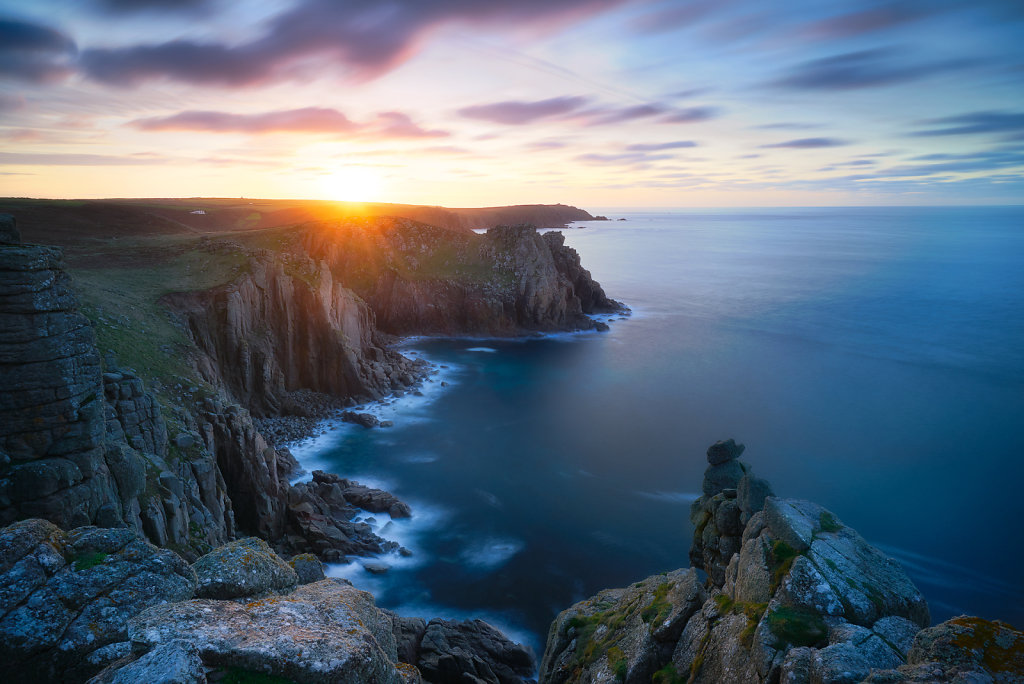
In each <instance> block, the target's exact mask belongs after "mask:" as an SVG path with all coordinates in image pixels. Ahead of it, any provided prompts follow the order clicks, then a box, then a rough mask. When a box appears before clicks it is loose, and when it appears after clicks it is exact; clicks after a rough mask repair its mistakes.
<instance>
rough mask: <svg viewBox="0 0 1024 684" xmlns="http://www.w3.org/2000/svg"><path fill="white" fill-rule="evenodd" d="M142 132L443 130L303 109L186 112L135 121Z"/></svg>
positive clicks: (424, 134) (387, 133)
mask: <svg viewBox="0 0 1024 684" xmlns="http://www.w3.org/2000/svg"><path fill="white" fill-rule="evenodd" d="M131 125H132V126H134V127H135V128H138V129H141V130H144V131H200V132H207V133H249V134H267V133H313V134H358V135H363V136H371V135H372V136H373V137H379V138H440V137H445V136H447V135H449V134H448V132H447V131H442V130H428V129H425V128H423V127H421V126H419V125H418V124H416V123H414V122H413V120H412V119H411V118H409V116H408V115H407V114H403V113H402V112H382V113H380V114H378V115H377V118H376V120H375V121H372V122H369V123H356V122H354V121H352V120H351V119H349V118H348V117H347V116H345V115H344V114H342V113H341V112H339V111H338V110H337V109H331V108H327V107H304V108H301V109H286V110H282V111H277V112H263V113H258V114H232V113H229V112H216V111H185V112H178V113H177V114H172V115H170V116H160V117H150V118H146V119H136V120H135V121H132V122H131Z"/></svg>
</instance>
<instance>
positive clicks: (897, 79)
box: [771, 49, 974, 90]
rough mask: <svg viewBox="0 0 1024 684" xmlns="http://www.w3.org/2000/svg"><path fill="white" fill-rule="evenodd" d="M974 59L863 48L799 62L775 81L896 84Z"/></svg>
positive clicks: (814, 85) (809, 85) (821, 85)
mask: <svg viewBox="0 0 1024 684" xmlns="http://www.w3.org/2000/svg"><path fill="white" fill-rule="evenodd" d="M973 64H974V62H973V61H971V60H966V59H953V60H944V61H932V62H912V61H907V60H906V55H905V54H904V53H903V52H901V51H898V50H893V49H876V50H861V51H859V52H849V53H846V54H842V55H836V56H834V57H825V58H823V59H814V60H810V61H807V62H803V63H801V64H798V65H797V66H795V67H794V68H792V69H791V70H790V71H789V73H787V74H786V75H785V76H783V77H781V78H779V79H776V80H775V81H773V82H772V84H771V85H773V86H775V87H778V88H788V89H796V90H854V89H858V88H874V87H879V86H889V85H895V84H897V83H907V82H910V81H918V80H921V79H924V78H929V77H931V76H935V75H938V74H943V73H949V72H954V71H961V70H963V69H965V68H966V67H968V66H971V65H973Z"/></svg>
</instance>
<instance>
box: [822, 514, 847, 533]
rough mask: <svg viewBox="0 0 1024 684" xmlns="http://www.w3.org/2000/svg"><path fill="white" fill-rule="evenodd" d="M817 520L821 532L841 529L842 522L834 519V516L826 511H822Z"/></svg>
mask: <svg viewBox="0 0 1024 684" xmlns="http://www.w3.org/2000/svg"><path fill="white" fill-rule="evenodd" d="M818 522H819V523H820V524H821V529H822V531H823V532H838V531H839V530H841V529H843V526H842V524H841V523H840V522H839V521H838V520H836V516H834V515H832V514H831V513H829V512H828V511H822V513H821V516H820V517H819V518H818Z"/></svg>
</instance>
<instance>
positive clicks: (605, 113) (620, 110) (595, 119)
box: [581, 104, 665, 126]
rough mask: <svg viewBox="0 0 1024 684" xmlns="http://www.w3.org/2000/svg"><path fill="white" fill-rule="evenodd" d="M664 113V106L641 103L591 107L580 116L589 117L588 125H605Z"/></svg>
mask: <svg viewBox="0 0 1024 684" xmlns="http://www.w3.org/2000/svg"><path fill="white" fill-rule="evenodd" d="M664 113H665V107H664V106H663V105H660V104H642V105H634V106H631V107H616V108H607V109H593V110H589V111H586V112H582V113H581V114H582V116H584V117H587V118H589V120H588V121H587V125H588V126H607V125H609V124H617V123H625V122H627V121H635V120H637V119H648V118H650V117H652V116H657V115H659V114H664Z"/></svg>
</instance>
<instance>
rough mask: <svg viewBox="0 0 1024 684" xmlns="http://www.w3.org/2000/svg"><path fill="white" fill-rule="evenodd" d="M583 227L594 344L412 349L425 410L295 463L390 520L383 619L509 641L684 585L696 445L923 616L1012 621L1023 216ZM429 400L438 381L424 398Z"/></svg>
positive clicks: (640, 221) (852, 212)
mask: <svg viewBox="0 0 1024 684" xmlns="http://www.w3.org/2000/svg"><path fill="white" fill-rule="evenodd" d="M601 213H607V214H608V215H609V216H612V217H615V218H618V217H624V218H626V219H627V220H626V221H611V222H586V223H577V224H573V226H572V227H571V228H569V229H567V230H566V231H565V235H566V242H567V244H569V245H570V246H572V247H574V248H575V249H576V250H578V251H579V253H580V255H581V257H582V260H583V264H584V266H586V267H587V268H588V269H589V270H590V271H591V273H592V274H593V276H594V278H595V279H596V280H598V281H599V282H600V283H601V284H602V286H603V287H604V288H605V291H606V292H607V293H608V295H609V296H611V297H613V298H615V299H618V300H620V301H622V302H624V303H626V304H627V305H628V306H629V307H631V309H632V310H633V314H632V316H630V317H629V318H626V319H620V317H618V316H614V317H611V318H612V320H611V321H610V325H611V331H610V332H607V333H594V332H590V333H578V334H563V335H551V336H546V337H540V338H530V339H524V340H494V339H485V340H481V339H424V338H420V339H414V340H409V341H407V342H406V343H405V344H404V349H405V351H406V353H408V354H410V355H414V356H416V355H419V356H422V357H424V358H427V359H429V360H431V361H432V362H434V363H435V364H437V366H438V368H439V373H438V375H436V376H434V377H433V378H432V382H429V383H427V384H426V385H425V387H424V391H423V395H424V396H422V397H419V396H407V397H404V398H401V399H399V400H397V401H394V402H391V403H388V404H385V405H380V406H376V407H373V410H374V412H376V413H378V415H381V416H382V417H386V418H390V419H392V420H394V421H395V426H394V427H392V428H388V429H377V430H364V429H363V428H359V427H354V426H351V425H344V424H342V425H332V426H328V427H327V429H326V434H324V435H323V436H321V437H319V438H317V439H314V440H312V441H310V442H308V443H306V444H304V445H303V446H301V447H299V448H297V449H295V452H296V454H297V455H298V456H299V458H300V461H302V462H303V464H304V465H305V466H306V467H307V468H308V469H310V470H312V469H313V468H318V467H319V468H324V469H327V470H330V471H333V472H337V473H340V474H342V475H344V476H347V477H352V478H354V479H357V480H360V481H363V482H367V483H370V484H375V485H377V486H383V487H386V488H387V489H390V490H391V491H393V492H395V493H396V494H397V495H398V496H399V497H401V498H403V499H404V500H406V501H408V502H409V503H410V505H412V507H413V511H414V517H413V518H412V519H411V520H408V521H393V522H392V521H389V520H388V519H387V515H386V514H385V515H383V516H381V515H377V516H373V518H374V519H373V520H372V521H371V523H372V524H373V525H374V526H375V527H376V528H377V529H378V530H380V533H381V534H382V535H383V536H385V537H388V538H393V539H396V540H398V541H400V542H401V543H403V544H405V545H406V546H407V547H408V548H409V549H411V550H412V551H413V555H412V556H411V557H409V558H402V557H399V556H397V555H395V556H389V557H388V558H386V559H385V560H387V562H388V563H389V564H391V565H392V567H391V569H390V570H389V571H388V572H387V573H386V574H383V575H374V574H371V573H369V572H368V571H366V570H365V569H364V568H363V567H362V566H361V565H360V564H359V563H358V562H356V563H352V564H350V565H347V566H332V568H331V574H333V575H337V576H343V577H348V578H349V579H351V580H352V581H353V582H354V583H355V584H356V586H359V587H361V588H365V589H367V590H369V591H372V592H373V593H374V594H375V596H376V597H377V601H378V604H379V605H382V606H384V607H388V608H393V609H395V610H397V611H398V612H400V613H402V614H409V615H422V616H445V617H452V618H469V617H481V618H483V619H486V620H488V621H489V622H491V623H493V624H495V625H496V626H498V627H499V628H501V629H503V630H504V631H505V632H507V633H508V634H509V635H510V636H512V637H514V638H516V639H518V640H521V641H524V642H525V643H528V644H530V645H532V646H533V647H534V648H535V649H536V650H537V651H538V656H539V655H540V650H541V649H542V648H543V643H544V639H545V636H546V632H547V628H548V625H549V624H550V622H551V620H552V619H553V618H554V616H555V615H556V614H557V613H558V612H559V611H560V610H563V609H565V608H567V607H568V606H570V605H571V604H572V603H574V602H576V601H579V600H581V599H584V598H587V597H589V596H591V595H593V594H594V593H596V592H597V591H599V590H600V589H603V588H608V587H619V586H625V585H627V584H629V583H632V582H635V581H637V580H639V579H641V578H643V577H646V576H648V575H651V574H655V573H658V572H662V571H666V570H671V569H674V568H678V567H685V566H687V565H688V560H687V549H688V547H689V543H690V537H691V535H692V532H693V530H692V527H691V525H690V523H689V521H688V518H687V513H688V510H689V505H690V503H691V502H692V501H693V500H694V499H695V498H696V497H697V496H698V494H699V492H700V488H701V481H702V478H703V471H704V468H705V467H706V465H707V463H706V461H705V456H704V452H705V450H706V449H707V447H708V445H710V444H711V443H712V442H714V441H716V440H719V439H725V438H728V437H733V438H735V439H736V440H737V441H738V442H742V443H744V444H746V447H747V449H746V451H745V453H744V455H743V459H744V460H745V461H747V462H748V463H750V464H751V465H752V466H753V469H754V472H755V473H757V474H758V475H759V476H761V477H764V478H767V479H768V480H769V481H771V483H772V484H773V486H774V488H775V492H776V493H777V494H778V495H780V496H786V497H796V498H806V499H810V500H813V501H816V502H818V503H820V504H822V505H824V506H826V507H827V508H829V509H830V510H832V511H833V512H834V513H835V514H836V515H837V516H838V517H839V518H840V519H841V520H842V521H843V522H845V523H846V524H848V525H850V526H852V527H854V528H855V529H857V530H858V531H859V532H860V533H861V534H862V535H863V536H864V537H865V538H866V539H867V540H868V541H869V542H871V543H873V544H875V545H876V546H878V547H879V548H880V549H882V550H883V551H884V552H886V553H887V554H889V555H891V556H893V557H895V558H896V559H897V560H899V561H900V562H901V563H902V564H903V566H904V567H905V569H906V570H907V572H908V574H909V575H910V577H911V578H912V579H913V580H914V581H915V583H916V584H917V585H918V587H919V588H920V589H921V590H922V591H923V592H924V594H925V596H926V598H927V599H928V601H929V604H930V606H931V611H932V617H933V621H935V622H938V621H941V620H944V619H946V618H949V617H951V616H954V615H958V614H961V613H970V614H975V615H981V616H982V617H986V618H997V619H1002V620H1004V621H1007V622H1010V623H1011V624H1016V625H1018V626H1020V625H1021V624H1024V583H1022V577H1024V572H1022V568H1024V545H1022V543H1021V542H1022V540H1024V535H1022V533H1021V525H1022V521H1024V495H1022V493H1021V487H1022V485H1024V207H996V208H987V207H986V208H980V207H965V208H798V209H744V210H736V209H719V210H711V209H693V210H684V211H672V212H667V211H626V212H624V213H623V212H622V211H621V210H618V211H616V210H614V209H608V210H603V211H602V212H601ZM442 382H443V383H444V386H442Z"/></svg>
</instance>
